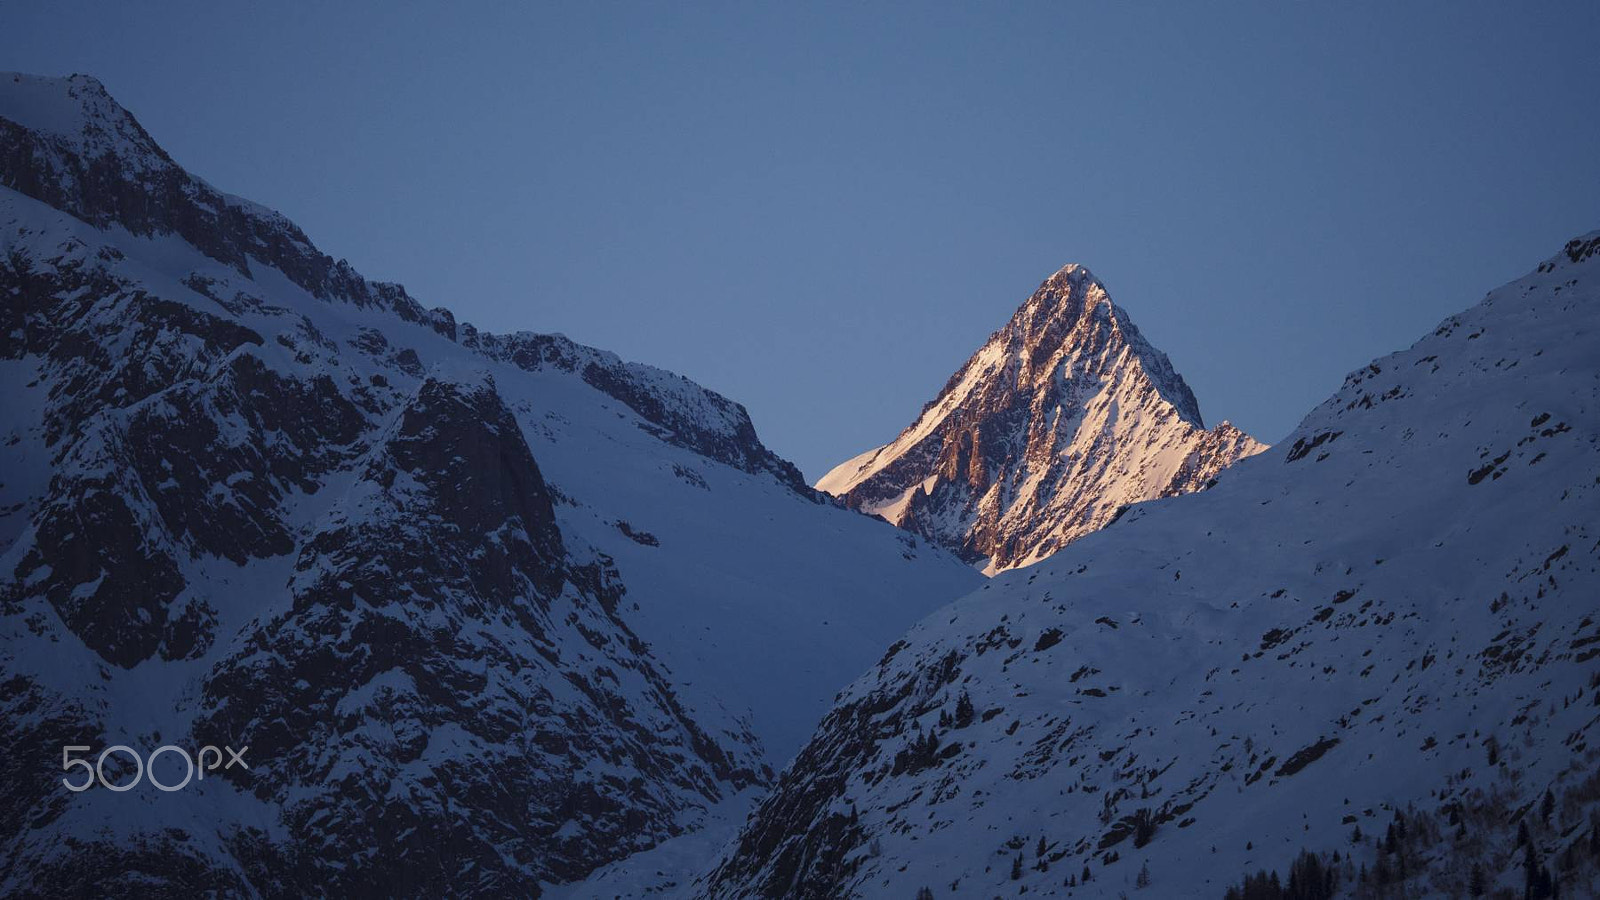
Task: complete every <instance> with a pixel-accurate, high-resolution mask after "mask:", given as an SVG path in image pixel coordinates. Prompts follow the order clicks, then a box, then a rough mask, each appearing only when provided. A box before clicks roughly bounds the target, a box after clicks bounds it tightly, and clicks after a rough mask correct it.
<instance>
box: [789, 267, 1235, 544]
mask: <svg viewBox="0 0 1600 900" xmlns="http://www.w3.org/2000/svg"><path fill="white" fill-rule="evenodd" d="M1263 449H1265V446H1264V445H1263V444H1260V443H1258V442H1257V441H1255V440H1253V439H1252V438H1250V437H1249V436H1248V435H1246V434H1244V433H1243V432H1241V431H1240V430H1239V429H1237V428H1235V427H1233V426H1232V425H1231V424H1229V423H1227V422H1223V423H1222V424H1220V425H1218V426H1217V427H1216V428H1213V429H1211V430H1209V431H1208V430H1206V428H1205V426H1204V424H1203V422H1202V420H1201V418H1200V407H1199V404H1198V403H1196V402H1195V398H1194V393H1193V392H1192V391H1190V390H1189V386H1188V385H1187V384H1185V383H1184V381H1183V378H1182V377H1181V376H1179V375H1178V373H1177V372H1175V371H1173V368H1172V364H1171V363H1170V362H1169V361H1168V360H1167V357H1166V355H1165V354H1163V353H1161V352H1160V351H1159V350H1156V349H1155V348H1154V347H1152V346H1150V344H1149V342H1148V341H1146V340H1145V339H1144V336H1143V335H1141V334H1140V333H1139V329H1138V328H1137V327H1135V326H1134V324H1133V322H1132V321H1131V320H1130V319H1129V318H1128V314H1127V313H1126V312H1124V311H1123V310H1122V309H1121V308H1120V307H1117V306H1115V305H1113V304H1112V302H1111V298H1110V296H1109V295H1108V294H1107V293H1106V289H1105V286H1104V285H1102V284H1101V283H1100V282H1099V280H1097V279H1096V278H1095V277H1094V275H1092V274H1090V272H1089V270H1088V269H1085V268H1083V267H1082V266H1077V265H1069V266H1067V267H1066V268H1064V269H1062V270H1061V271H1059V272H1057V273H1055V274H1054V275H1052V276H1050V278H1049V279H1047V280H1046V281H1045V282H1044V284H1042V285H1040V286H1039V289H1038V290H1037V291H1035V292H1034V293H1033V296H1031V297H1029V298H1028V300H1027V301H1026V302H1025V303H1023V304H1022V306H1021V307H1020V308H1019V309H1018V310H1017V311H1016V313H1015V314H1014V315H1013V316H1012V317H1011V321H1010V322H1008V323H1006V326H1005V327H1004V328H1002V329H1000V330H999V331H997V332H995V333H994V334H993V335H992V336H990V338H989V340H988V342H987V343H985V344H984V345H983V346H982V347H981V348H979V349H978V352H977V353H974V354H973V355H972V358H971V359H969V360H967V362H966V364H965V365H963V366H962V367H961V368H960V369H959V370H957V371H956V373H955V374H954V375H952V376H951V377H950V380H949V382H947V383H946V384H945V386H944V389H943V390H942V391H940V392H939V395H938V396H937V397H935V398H934V399H933V401H932V402H930V403H929V404H927V405H926V406H924V407H923V409H922V413H921V414H920V415H918V417H917V419H916V421H914V422H912V423H911V425H910V426H909V427H908V428H906V430H905V431H902V432H901V433H900V436H899V437H897V438H895V440H894V441H893V442H891V443H889V444H886V445H885V446H882V447H878V448H875V449H873V450H868V451H867V452H865V453H862V454H861V455H859V456H857V457H855V458H854V459H851V460H848V461H847V462H844V463H841V464H840V465H838V466H837V467H835V468H834V469H833V471H831V472H829V473H828V474H827V475H825V476H823V478H822V480H820V481H818V482H817V487H818V488H819V489H821V490H823V491H826V492H828V493H830V494H834V495H836V496H838V497H840V498H842V499H843V500H844V502H845V503H846V504H847V505H849V506H852V507H854V508H856V509H860V510H863V511H865V512H869V513H873V514H876V515H879V516H882V517H883V518H885V519H887V520H889V521H890V522H893V523H894V524H896V525H899V526H900V527H902V528H905V529H907V530H909V531H913V532H916V533H917V534H921V535H924V536H926V537H928V538H930V539H931V540H934V541H937V542H939V543H940V544H943V545H945V546H947V547H949V548H951V549H952V550H954V551H955V552H956V553H958V554H959V555H960V556H961V557H962V558H963V559H965V560H967V561H969V562H971V563H974V564H979V565H982V566H983V567H984V568H985V571H988V572H994V571H1000V570H1004V569H1011V568H1016V567H1017V566H1023V565H1027V564H1029V563H1033V562H1037V561H1038V560H1040V559H1043V558H1045V557H1046V556H1049V555H1050V554H1052V553H1054V552H1056V551H1057V550H1059V549H1061V548H1062V547H1063V546H1065V545H1066V544H1067V543H1069V542H1071V541H1073V540H1076V539H1078V538H1080V537H1082V536H1084V535H1086V534H1088V533H1089V532H1091V531H1095V530H1096V529H1099V528H1102V527H1104V526H1105V525H1106V524H1107V523H1109V522H1110V521H1112V520H1113V519H1114V518H1116V516H1117V515H1118V514H1119V512H1120V511H1121V510H1122V509H1123V508H1124V507H1126V506H1127V505H1128V504H1131V503H1137V502H1141V501H1145V500H1152V499H1155V498H1158V497H1170V496H1173V495H1175V494H1181V493H1187V492H1189V491H1195V490H1200V489H1203V488H1205V487H1206V486H1208V485H1209V484H1210V483H1211V482H1212V479H1213V478H1215V476H1216V475H1217V473H1218V472H1220V471H1221V470H1222V469H1224V468H1226V467H1227V466H1230V465H1232V464H1233V463H1235V462H1237V461H1238V460H1240V459H1242V458H1244V457H1246V456H1249V455H1251V454H1253V453H1259V452H1261V451H1262V450H1263Z"/></svg>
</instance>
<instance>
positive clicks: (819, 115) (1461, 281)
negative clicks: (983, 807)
mask: <svg viewBox="0 0 1600 900" xmlns="http://www.w3.org/2000/svg"><path fill="white" fill-rule="evenodd" d="M1597 44H1600V4H1594V3H1592V2H1591V3H1572V4H1544V3H1519V4H1508V3H1498V4H1475V3H1454V2H1451V3H1446V2H1416V3H1401V4H1378V3H1341V4H1332V3H1326V4H1317V3H1293V4H1291V3H1260V4H1254V3H1229V4H1187V3H1185V4H1177V3H1174V4H1154V3H1151V4H1072V3H1064V2H1063V3H1039V4H1035V3H975V2H974V3H963V4H920V3H919V4H897V3H880V2H871V3H850V4H823V3H815V4H812V3H806V4H778V3H739V4H694V5H690V4H662V3H657V4H648V5H638V6H635V5H627V4H621V3H592V4H562V5H554V4H527V5H524V4H494V5H490V4H470V3H468V4H449V5H446V4H436V5H424V4H414V3H382V4H378V3H373V4H364V3H355V2H348V3H344V2H342V3H337V4H318V5H311V4H305V5H299V4H241V3H228V2H213V3H189V2H170V3H164V4H160V5H159V8H157V5H155V4H142V3H106V4H86V3H76V2H71V0H65V2H53V3H31V2H29V3H18V2H13V0H0V68H16V69H20V70H23V71H31V72H38V73H41V74H67V73H70V72H87V73H90V74H93V75H96V76H98V77H99V78H101V79H102V80H103V81H104V82H105V83H106V85H107V86H108V87H109V88H110V90H111V92H112V93H113V95H115V96H116V97H117V98H118V99H119V100H121V101H122V102H123V104H124V105H126V106H128V107H129V108H130V109H132V110H133V111H134V113H135V114H136V115H137V116H138V117H139V118H140V120H141V121H142V122H143V123H144V124H145V126H146V127H147V128H148V129H149V130H150V131H151V133H152V134H154V135H155V136H156V138H157V139H158V140H159V141H161V142H162V143H163V145H164V146H166V148H167V149H168V150H169V151H170V152H171V153H172V154H173V156H174V157H175V158H176V159H177V160H178V161H179V162H180V163H182V164H184V165H185V166H187V167H188V168H190V169H191V170H192V171H194V172H196V173H197V174H199V175H201V176H202V177H204V178H206V179H208V180H209V181H211V182H212V183H213V184H216V185H217V186H218V187H220V188H222V189H224V190H227V191H230V192H233V193H236V194H241V195H243V196H246V197H249V198H251V199H254V200H258V201H260V202H262V203H265V204H267V205H269V206H272V207H274V208H276V209H279V210H281V211H283V212H284V213H286V214H287V215H289V216H290V217H291V218H293V219H295V220H296V221H297V222H299V223H300V224H301V225H302V226H303V227H304V228H305V229H306V230H307V232H308V233H310V235H311V236H312V238H313V240H315V241H317V243H318V244H319V245H320V246H321V247H322V248H323V249H324V250H327V251H328V252H330V253H332V254H334V255H335V256H343V257H346V258H348V259H349V260H350V261H351V262H352V263H354V264H355V265H356V266H357V267H358V268H359V269H361V271H362V272H363V273H365V274H367V275H368V276H370V277H374V278H379V279H384V280H393V281H400V282H402V283H404V284H405V285H406V286H407V287H408V288H409V289H410V290H411V291H412V293H413V294H415V295H417V296H418V297H419V298H421V299H422V300H423V301H424V302H425V303H428V304H430V305H433V304H443V305H447V306H450V307H451V308H453V309H454V310H455V311H456V312H457V314H458V316H460V317H461V318H464V319H466V320H469V321H472V322H475V323H477V324H478V325H479V326H480V327H486V328H490V329H493V330H500V331H508V330H517V329H533V330H538V331H561V332H564V333H566V334H568V335H570V336H571V337H573V338H575V339H578V340H580V341H583V342H585V343H590V344H594V345H596V346H600V347H604V348H606V349H610V350H614V351H616V352H618V353H620V354H622V355H623V356H625V357H627V358H630V359H637V360H641V361H644V362H650V363H653V364H656V365H660V366H663V367H666V368H669V369H672V370H675V371H679V372H682V373H683V374H685V375H688V376H689V377H691V378H694V379H695V380H697V381H699V382H701V383H703V384H705V385H707V386H709V387H712V388H714V389H716V390H718V391H721V392H723V393H725V394H727V395H729V396H731V397H733V398H735V399H737V400H739V401H741V402H743V403H745V404H746V405H747V406H748V407H749V408H750V410H751V413H752V415H753V416H754V418H755V421H756V425H757V427H758V429H759V431H760V432H761V434H762V436H763V438H764V439H765V440H766V441H767V443H768V444H769V445H770V446H772V447H773V448H774V449H775V450H777V451H778V452H779V453H782V454H783V455H785V456H788V457H789V458H791V459H793V460H795V461H796V462H797V463H798V464H799V465H800V466H801V468H802V469H803V470H804V471H805V472H806V474H807V475H808V476H810V477H811V478H816V477H818V476H820V475H821V474H822V473H823V472H825V471H826V470H827V469H828V468H829V467H830V466H831V465H832V464H834V463H835V462H838V461H840V460H843V459H845V458H847V457H849V456H852V455H854V454H855V453H857V452H859V451H860V450H862V449H865V448H866V447H868V446H871V445H873V444H876V443H881V442H883V441H886V440H888V439H890V438H892V437H893V435H894V434H895V433H896V431H897V430H898V429H899V428H901V427H903V426H904V425H905V424H907V423H908V422H909V421H910V419H911V418H912V416H913V415H914V414H915V413H916V412H917V410H918V409H919V408H920V406H921V404H922V403H923V402H924V401H926V400H928V399H930V398H931V397H932V396H933V394H934V393H935V392H936V391H937V390H938V389H939V387H940V386H941V385H942V384H943V383H944V381H945V379H946V378H947V377H948V376H949V374H950V373H951V372H952V371H953V370H954V369H955V367H956V366H958V365H959V364H960V363H961V362H962V361H963V360H964V359H965V358H966V356H967V355H968V354H969V353H970V352H971V351H972V350H974V349H975V348H976V347H977V346H978V345H979V344H981V343H982V341H983V340H984V338H985V337H987V335H988V334H989V333H990V332H991V331H993V330H994V329H996V328H998V327H999V326H1000V325H1001V324H1002V323H1003V322H1004V321H1005V319H1006V318H1007V316H1008V315H1009V314H1010V313H1011V311H1012V310H1013V309H1014V308H1015V307H1016V306H1017V305H1018V304H1019V303H1020V302H1021V301H1022V300H1023V299H1024V298H1025V297H1026V296H1027V295H1028V294H1029V293H1030V292H1031V291H1032V290H1033V288H1034V287H1036V286H1037V284H1038V283H1039V282H1040V281H1041V280H1042V279H1043V278H1044V277H1045V276H1047V275H1048V274H1050V273H1051V272H1052V271H1054V270H1055V269H1057V268H1059V267H1060V266H1061V265H1063V264H1065V263H1067V262H1080V263H1083V264H1085V265H1088V266H1089V267H1090V268H1091V269H1093V270H1094V271H1095V273H1096V274H1097V275H1099V276H1100V277H1101V278H1102V280H1104V281H1105V282H1106V283H1107V286H1108V287H1109V289H1110V291H1111V294H1112V297H1113V298H1114V299H1115V300H1116V301H1117V302H1118V303H1120V304H1121V305H1122V306H1124V307H1125V308H1126V309H1128V311H1129V312H1130V314H1131V315H1132V316H1133V318H1134V320H1135V321H1136V322H1137V323H1138V324H1139V326H1140V328H1141V329H1142V330H1143V331H1144V332H1145V334H1146V336H1147V337H1149V338H1150V340H1151V341H1152V342H1153V343H1154V344H1156V346H1158V347H1160V348H1162V349H1163V350H1165V351H1166V352H1167V353H1168V355H1169V356H1171V358H1172V360H1173V363H1174V365H1175V366H1176V367H1177V368H1178V370H1179V371H1180V372H1181V373H1183V375H1184V376H1185V378H1187V379H1188V381H1189V383H1190V384H1191V386H1192V387H1193V388H1194V390H1195V393H1196V395H1197V396H1198V397H1199V399H1200V405H1201V409H1202V411H1203V412H1204V413H1205V415H1206V418H1207V421H1208V423H1211V422H1215V421H1218V420H1220V419H1223V418H1228V419H1232V420H1233V421H1234V422H1236V423H1237V424H1239V425H1240V426H1241V427H1243V428H1245V429H1246V430H1248V431H1251V432H1253V433H1255V434H1256V435H1258V436H1259V437H1262V438H1264V439H1267V440H1277V439H1278V438H1280V437H1282V436H1283V435H1284V434H1285V433H1286V432H1288V431H1289V430H1290V429H1291V428H1292V427H1293V426H1294V425H1295V423H1296V422H1297V421H1298V420H1299V418H1300V417H1301V416H1302V415H1303V414H1304V413H1305V412H1306V411H1308V410H1309V409H1310V408H1311V407H1312V406H1313V405H1314V404H1316V403H1317V402H1319V401H1320V400H1321V399H1323V398H1324V397H1325V396H1327V395H1328V394H1330V393H1331V392H1332V391H1333V390H1334V389H1336V388H1337V387H1338V386H1339V384H1340V382H1341V380H1342V378H1343V376H1344V375H1345V373H1346V372H1348V371H1350V370H1353V369H1356V368H1359V367H1360V366H1362V365H1364V364H1365V363H1366V362H1367V361H1368V360H1369V359H1370V358H1372V357H1374V356H1376V355H1379V354H1382V353H1385V352H1387V351H1390V350H1393V349H1396V348H1399V347H1402V346H1405V345H1408V344H1409V343H1411V342H1412V341H1413V340H1414V339H1416V338H1417V337H1419V336H1421V334H1422V333H1424V332H1425V331H1427V330H1429V329H1430V328H1432V326H1433V325H1435V324H1436V323H1437V322H1438V320H1440V319H1441V318H1443V317H1444V316H1446V315H1448V314H1450V313H1452V312H1454V311H1456V310H1458V309H1460V308H1463V307H1466V306H1468V305H1470V304H1471V303H1473V302H1476V301H1477V299H1479V298H1480V297H1481V296H1482V294H1483V293H1485V292H1486V291H1487V290H1489V289H1490V288H1492V287H1495V286H1497V285H1498V284H1500V283H1502V282H1504V281H1507V280H1509V279H1511V278H1514V277H1517V276H1519V275H1521V274H1523V273H1524V272H1526V271H1528V270H1529V269H1531V268H1532V267H1533V266H1534V265H1535V264H1536V263H1537V262H1538V261H1539V260H1540V259H1542V258H1543V257H1545V256H1548V255H1550V254H1552V253H1554V252H1555V251H1556V250H1557V249H1558V248H1559V247H1560V245H1561V244H1562V242H1564V241H1565V240H1566V239H1568V238H1569V237H1572V236H1574V235H1576V234H1578V233H1581V232H1584V231H1588V230H1591V229H1594V228H1600V116H1597V115H1596V114H1595V96H1596V94H1595V91H1596V88H1597V85H1600V53H1597V52H1596V50H1595V47H1596V46H1597Z"/></svg>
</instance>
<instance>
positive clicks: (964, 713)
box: [955, 691, 976, 728]
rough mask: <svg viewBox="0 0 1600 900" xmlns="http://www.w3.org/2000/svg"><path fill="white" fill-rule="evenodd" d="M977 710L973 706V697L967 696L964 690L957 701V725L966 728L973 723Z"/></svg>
mask: <svg viewBox="0 0 1600 900" xmlns="http://www.w3.org/2000/svg"><path fill="white" fill-rule="evenodd" d="M975 712H976V711H975V710H974V709H973V708H972V698H971V697H969V696H967V692H966V691H962V692H961V699H959V700H957V701H956V721H955V726H956V727H957V728H965V727H967V726H968V725H971V724H972V717H973V715H974V714H975Z"/></svg>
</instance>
